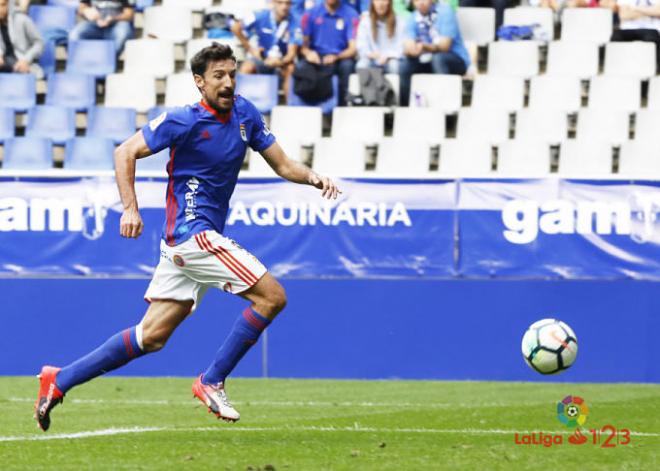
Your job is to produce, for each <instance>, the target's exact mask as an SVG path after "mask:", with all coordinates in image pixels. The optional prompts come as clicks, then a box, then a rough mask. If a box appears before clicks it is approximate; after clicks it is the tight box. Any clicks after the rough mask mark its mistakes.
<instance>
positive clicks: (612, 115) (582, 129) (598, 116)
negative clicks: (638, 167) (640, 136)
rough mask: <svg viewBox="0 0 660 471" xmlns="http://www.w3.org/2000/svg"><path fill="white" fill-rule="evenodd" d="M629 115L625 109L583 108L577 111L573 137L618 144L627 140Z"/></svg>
mask: <svg viewBox="0 0 660 471" xmlns="http://www.w3.org/2000/svg"><path fill="white" fill-rule="evenodd" d="M629 124H630V115H629V114H628V112H626V111H620V110H613V111H609V112H607V113H603V111H602V110H598V109H592V108H585V109H581V110H580V111H579V112H578V118H577V132H576V135H575V137H576V138H577V139H581V140H592V141H604V142H607V143H609V144H611V145H619V144H621V143H622V142H624V141H627V140H628V128H629Z"/></svg>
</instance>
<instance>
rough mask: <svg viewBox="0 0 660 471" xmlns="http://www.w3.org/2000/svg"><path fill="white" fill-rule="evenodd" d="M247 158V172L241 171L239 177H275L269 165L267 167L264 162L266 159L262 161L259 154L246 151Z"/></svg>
mask: <svg viewBox="0 0 660 471" xmlns="http://www.w3.org/2000/svg"><path fill="white" fill-rule="evenodd" d="M248 156H249V157H248V168H247V170H242V171H241V173H240V176H241V177H256V178H262V177H270V178H276V177H277V174H276V173H275V171H274V170H273V169H272V168H271V167H270V165H268V162H266V159H264V158H263V157H262V156H261V154H259V153H258V152H254V151H253V150H252V149H248Z"/></svg>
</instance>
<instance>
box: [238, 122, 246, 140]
mask: <svg viewBox="0 0 660 471" xmlns="http://www.w3.org/2000/svg"><path fill="white" fill-rule="evenodd" d="M239 127H240V129H241V139H243V142H247V132H246V131H245V124H243V123H241V124H240V125H239Z"/></svg>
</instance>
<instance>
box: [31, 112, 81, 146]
mask: <svg viewBox="0 0 660 471" xmlns="http://www.w3.org/2000/svg"><path fill="white" fill-rule="evenodd" d="M25 135H26V136H28V137H44V138H48V139H51V140H52V141H53V143H54V144H56V145H64V143H65V142H66V141H67V139H70V138H72V137H74V136H75V135H76V114H75V112H74V110H73V109H72V108H65V107H63V106H51V105H37V106H35V107H34V108H31V109H30V110H29V111H28V116H27V125H26V127H25Z"/></svg>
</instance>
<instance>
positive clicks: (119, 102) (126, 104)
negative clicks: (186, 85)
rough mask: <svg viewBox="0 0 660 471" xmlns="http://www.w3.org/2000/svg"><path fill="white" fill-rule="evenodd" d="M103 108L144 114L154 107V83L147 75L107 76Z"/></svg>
mask: <svg viewBox="0 0 660 471" xmlns="http://www.w3.org/2000/svg"><path fill="white" fill-rule="evenodd" d="M188 78H189V79H190V75H189V74H188ZM190 80H192V79H190ZM105 106H111V107H116V108H135V109H136V110H137V112H138V113H146V112H147V110H148V109H149V108H153V107H154V106H156V81H155V80H154V78H153V77H151V76H148V75H137V74H111V75H108V77H107V78H106V80H105Z"/></svg>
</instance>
